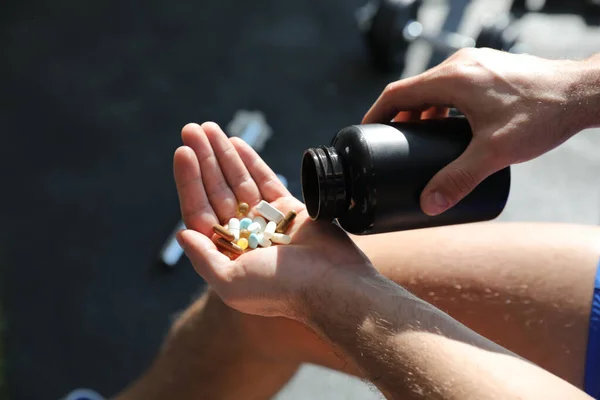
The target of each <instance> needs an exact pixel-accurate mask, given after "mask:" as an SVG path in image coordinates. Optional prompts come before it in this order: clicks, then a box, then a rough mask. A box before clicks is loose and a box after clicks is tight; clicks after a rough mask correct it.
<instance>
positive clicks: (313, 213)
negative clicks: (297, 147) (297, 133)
mask: <svg viewBox="0 0 600 400" xmlns="http://www.w3.org/2000/svg"><path fill="white" fill-rule="evenodd" d="M349 194H350V191H349V190H348V188H347V185H346V177H345V175H344V166H343V164H342V160H341V159H340V157H339V155H338V153H337V151H336V150H335V149H334V148H333V147H326V146H319V147H316V148H311V149H308V150H306V152H305V153H304V157H303V158H302V197H303V198H304V203H305V204H306V209H307V210H308V214H309V215H310V217H311V218H312V219H313V220H315V221H316V220H324V221H332V220H334V219H335V218H339V217H341V216H343V215H344V214H345V213H346V212H347V211H348V207H349V205H350V200H349V199H350V196H349Z"/></svg>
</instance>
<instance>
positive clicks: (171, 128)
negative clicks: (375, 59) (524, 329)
mask: <svg viewBox="0 0 600 400" xmlns="http://www.w3.org/2000/svg"><path fill="white" fill-rule="evenodd" d="M486 2H487V3H488V4H491V3H492V1H491V0H486ZM5 3H6V4H4V5H3V11H2V13H1V15H0V29H1V31H0V35H1V36H0V49H2V54H3V56H2V63H0V93H2V94H3V96H2V97H1V99H0V132H2V138H3V143H2V144H3V145H2V146H1V147H0V148H1V149H2V150H1V153H0V154H1V157H0V163H2V164H0V167H1V168H0V171H1V178H2V182H3V187H4V188H5V190H4V191H3V196H2V200H1V201H2V203H1V205H2V207H0V221H2V225H1V229H0V266H2V273H3V276H2V280H1V281H2V305H3V307H4V314H5V315H4V316H5V321H4V331H5V332H4V333H5V344H6V357H7V360H6V365H7V380H8V384H9V393H10V398H11V399H13V400H16V399H53V398H59V397H60V396H62V395H64V394H65V393H67V392H68V391H69V390H71V389H72V388H74V387H81V386H87V387H92V388H95V389H96V390H99V391H100V392H102V393H103V394H105V395H111V394H114V393H115V392H116V391H118V390H119V389H121V388H122V387H123V386H124V385H125V384H126V383H128V382H129V381H130V380H131V379H133V378H134V377H136V376H137V375H138V374H139V373H140V372H141V371H142V370H143V369H144V368H145V366H146V365H147V363H148V362H149V361H150V359H151V358H152V357H153V355H154V353H155V351H156V349H157V347H158V345H159V344H160V342H161V339H162V337H163V335H164V333H165V332H166V330H167V327H168V326H169V324H170V321H171V320H172V318H173V316H174V315H175V314H176V313H177V312H178V311H179V310H181V309H183V308H184V307H185V306H186V305H187V304H188V303H189V301H190V299H192V298H193V297H194V295H195V294H197V293H198V292H199V290H200V289H201V286H202V282H201V280H200V279H199V278H198V277H197V275H196V274H195V273H194V272H193V271H192V269H191V268H190V266H189V264H188V263H187V262H185V261H184V262H183V263H182V264H180V265H179V266H178V267H177V268H176V269H175V270H173V271H169V272H165V271H163V270H161V269H160V268H158V267H157V265H156V263H155V260H156V253H157V251H158V250H159V248H160V246H161V245H162V243H163V241H164V240H165V238H166V236H167V235H168V234H169V233H170V231H171V229H172V228H173V227H174V226H175V223H176V222H177V221H178V204H177V198H176V193H175V190H174V185H173V181H172V172H171V157H172V153H173V151H174V149H175V148H176V147H177V146H178V145H179V143H180V140H179V131H180V129H181V127H182V126H183V125H184V124H185V123H186V122H189V121H197V122H202V121H204V120H209V119H210V120H214V121H216V122H218V123H221V124H222V125H223V126H225V125H226V124H227V122H228V121H229V120H230V118H231V116H232V115H233V113H234V112H235V111H236V110H238V109H250V110H254V109H256V110H260V111H262V112H264V113H265V115H266V117H267V121H268V123H269V124H270V125H271V127H272V128H273V131H274V137H273V138H272V139H271V140H270V141H269V142H268V143H267V146H266V148H265V150H264V152H263V154H262V155H263V156H264V158H265V159H266V160H267V162H268V163H269V164H270V165H271V166H272V167H273V168H274V169H275V170H276V171H277V172H278V173H281V174H283V175H284V176H286V177H287V178H288V179H289V181H290V185H291V188H292V190H293V191H294V192H295V193H296V194H298V184H299V182H298V176H299V174H298V170H299V160H300V156H301V154H302V151H303V150H304V149H305V148H307V147H309V146H312V145H316V144H322V143H326V142H328V141H329V139H330V137H331V136H332V135H333V134H334V133H335V132H336V131H337V130H338V129H339V128H341V127H343V126H345V125H348V124H352V123H357V122H358V121H360V118H361V117H362V115H363V113H364V112H365V111H366V109H367V108H368V106H369V105H370V104H371V102H372V101H373V100H374V99H375V98H376V96H377V95H378V94H379V92H380V90H381V89H382V88H383V86H384V85H385V83H386V82H387V81H389V80H392V79H393V78H394V76H385V75H381V74H380V73H377V72H375V71H373V70H372V69H371V68H370V66H369V64H368V62H367V60H366V54H365V51H364V47H363V43H362V42H361V38H360V36H359V34H358V32H357V29H356V26H355V23H354V16H353V13H354V10H355V9H356V7H358V6H359V5H361V4H362V3H363V1H362V0H350V1H340V0H336V1H332V0H330V1H317V0H312V1H305V2H296V1H274V0H271V1H266V0H263V1H255V2H239V1H232V0H221V1H205V2H187V3H185V2H182V3H177V4H175V3H173V2H167V1H161V0H154V1H147V2H136V3H129V2H119V1H114V0H112V1H102V2H99V1H96V2H87V3H85V2H76V1H74V0H63V1H55V2H46V1H33V0H23V1H20V2H18V1H15V0H12V1H9V2H8V3H7V2H5ZM493 3H494V4H496V2H493ZM503 3H504V2H503ZM431 18H432V20H431V21H434V20H435V18H436V17H435V15H433V14H432V17H431ZM476 19H477V18H475V20H476ZM544 21H545V20H544ZM575 25H576V26H577V27H578V26H579V25H577V24H575ZM575 25H574V26H575ZM534 26H537V28H536V29H539V31H538V33H536V34H530V35H529V36H530V38H531V43H533V50H534V51H533V52H534V53H535V54H540V55H547V56H577V57H579V56H585V55H589V54H590V52H591V50H592V49H595V51H598V50H599V49H600V47H599V46H598V44H599V43H598V40H597V38H598V37H600V35H598V34H597V32H598V31H593V32H594V33H593V34H592V36H589V31H588V30H587V29H588V28H585V29H583V28H582V29H581V30H580V31H579V30H577V29H574V30H573V29H571V30H569V29H570V28H566V29H567V33H566V34H565V33H561V35H560V37H556V38H553V37H550V36H551V34H554V32H555V31H554V30H553V28H554V27H555V25H554V23H549V22H542V23H540V24H538V25H535V23H534ZM561 26H562V27H563V28H565V27H566V26H567V25H566V24H564V25H561ZM590 29H591V28H590ZM540 32H541V33H540ZM544 32H546V33H547V34H543V33H544ZM585 32H588V36H589V37H588V39H586V40H582V39H581V37H580V36H578V35H580V34H583V33H585ZM569 39H570V40H571V41H570V42H569ZM594 40H596V41H595V42H594ZM574 43H575V45H574ZM584 43H591V45H589V46H588V47H585V46H586V45H585V44H584ZM561 46H563V47H561ZM573 46H575V47H573ZM577 46H579V49H577ZM582 47H585V48H582ZM549 49H550V50H549ZM414 58H415V61H416V63H415V65H417V64H423V65H424V64H425V63H426V62H425V61H424V60H425V55H424V53H423V52H419V49H418V48H417V49H416V50H415V52H414ZM417 70H418V65H417V66H416V67H413V69H412V72H416V71H417ZM596 138H597V135H596V136H593V137H592V136H590V135H589V134H588V135H584V136H581V138H577V139H575V140H574V141H571V142H569V143H567V144H566V145H565V146H564V147H563V148H561V149H560V150H559V152H554V153H552V154H550V155H548V156H547V157H546V158H542V159H540V161H536V162H534V163H531V164H528V165H527V166H523V167H518V168H516V170H515V171H516V172H515V174H514V176H515V180H514V185H513V193H511V201H512V203H510V202H509V207H508V208H507V212H506V213H505V214H504V217H503V218H504V219H509V220H515V219H529V220H566V221H572V222H583V223H597V222H598V218H597V217H598V209H599V208H598V204H600V202H599V197H598V190H596V189H595V188H597V187H598V184H599V183H600V182H599V181H598V179H599V178H597V177H596V176H597V173H596V174H594V173H592V172H587V171H594V168H596V169H595V171H597V168H598V167H600V165H599V164H600V163H599V162H598V160H597V157H596V156H595V153H593V154H591V155H590V148H593V147H592V145H600V143H598V142H599V140H598V139H596ZM562 167H564V168H562ZM592 167H593V168H592ZM548 171H550V172H548ZM565 171H572V172H573V173H574V174H577V177H578V179H573V176H572V175H571V176H567V175H566V174H565ZM557 188H560V191H559V193H558V192H557V190H556V189H557ZM549 193H550V194H551V195H549ZM540 199H543V200H545V201H546V203H544V204H546V205H545V206H541V205H540ZM575 205H576V207H575ZM575 210H576V211H575ZM314 375H315V376H316V375H318V376H317V377H316V378H315V380H314V382H313V384H312V386H311V388H312V389H313V390H312V391H311V394H310V395H307V394H306V393H307V392H306V391H304V392H302V391H300V389H298V388H299V386H301V385H298V384H297V383H295V382H297V381H294V382H293V383H292V385H291V387H290V388H288V389H287V390H286V391H285V392H284V394H282V395H280V396H279V397H280V398H282V399H283V398H285V399H290V398H317V396H318V398H323V399H325V398H327V399H333V398H340V399H341V398H345V399H348V398H366V397H365V396H366V394H365V393H367V394H369V395H372V396H373V397H376V394H375V393H370V392H369V390H368V389H365V390H364V391H360V390H358V389H356V388H357V387H358V386H356V385H357V384H356V383H355V382H353V381H351V380H350V378H343V379H340V378H337V377H335V376H334V375H324V374H322V373H320V374H314ZM323 376H326V378H324V377H323ZM327 377H328V378H327ZM319 379H322V380H323V382H324V381H325V380H327V379H330V380H331V379H333V381H335V382H336V383H335V384H334V386H335V385H338V386H336V390H335V393H333V392H331V391H327V389H328V385H327V384H326V383H319ZM335 379H338V380H335ZM344 382H346V383H348V384H351V385H354V386H353V387H354V388H355V389H354V390H353V391H349V390H347V389H344V387H343V386H342V385H343V383H344ZM329 386H331V384H330V385H329ZM311 388H309V389H302V390H309V391H310V390H311ZM317 390H320V392H318V391H317ZM299 393H300V394H299ZM302 393H304V394H302ZM361 396H362V397H361Z"/></svg>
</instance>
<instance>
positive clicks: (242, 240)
mask: <svg viewBox="0 0 600 400" xmlns="http://www.w3.org/2000/svg"><path fill="white" fill-rule="evenodd" d="M237 245H238V246H240V247H241V248H242V250H246V249H247V248H248V239H246V238H240V240H238V241H237Z"/></svg>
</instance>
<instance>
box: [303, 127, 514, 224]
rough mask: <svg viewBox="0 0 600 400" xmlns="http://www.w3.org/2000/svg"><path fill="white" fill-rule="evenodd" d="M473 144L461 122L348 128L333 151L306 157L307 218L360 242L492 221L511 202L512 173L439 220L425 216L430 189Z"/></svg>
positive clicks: (322, 150) (501, 173) (479, 189)
mask: <svg viewBox="0 0 600 400" xmlns="http://www.w3.org/2000/svg"><path fill="white" fill-rule="evenodd" d="M471 138H472V132H471V128H470V126H469V123H468V122H467V120H466V118H464V117H456V118H446V119H440V120H424V121H417V122H403V123H391V124H371V125H354V126H349V127H347V128H344V129H342V130H341V131H340V132H338V134H337V135H336V136H335V137H334V138H333V141H332V143H331V146H329V147H327V146H320V147H317V148H311V149H308V150H307V151H306V152H305V153H304V156H303V159H302V196H303V197H304V202H305V203H306V207H307V209H308V213H309V215H310V216H311V218H312V219H313V220H324V221H333V220H335V219H337V221H338V223H339V224H340V226H341V227H342V228H344V229H345V230H346V231H348V232H350V233H354V234H362V235H366V234H374V233H383V232H390V231H401V230H408V229H418V228H426V227H432V226H441V225H452V224H461V223H467V222H475V221H484V220H489V219H493V218H495V217H497V216H498V215H499V214H500V212H501V211H502V210H503V209H504V206H505V204H506V200H507V198H508V193H509V189H510V167H508V168H505V169H503V170H501V171H499V172H497V173H495V174H493V175H492V176H490V177H489V178H487V179H486V180H485V181H483V182H482V183H481V184H479V186H477V188H476V189H475V190H474V191H473V192H471V193H470V194H469V195H468V196H467V197H465V198H464V199H463V200H462V201H461V202H459V203H458V204H457V205H455V206H454V207H453V208H451V209H449V210H447V211H446V212H444V213H442V214H440V215H437V216H434V217H431V216H428V215H426V214H425V213H424V212H423V211H422V210H421V206H420V195H421V192H422V190H423V189H424V188H425V185H426V184H427V183H428V182H429V180H430V179H431V178H432V177H433V176H434V175H435V174H436V173H437V172H438V171H439V170H441V169H442V168H443V167H445V166H446V165H447V164H449V163H450V162H451V161H453V160H455V159H456V158H457V157H458V156H459V155H460V154H461V153H462V152H463V151H464V150H465V149H466V147H467V145H468V144H469V142H470V140H471Z"/></svg>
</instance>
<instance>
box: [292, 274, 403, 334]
mask: <svg viewBox="0 0 600 400" xmlns="http://www.w3.org/2000/svg"><path fill="white" fill-rule="evenodd" d="M362 267H363V268H344V269H343V270H339V271H335V272H333V273H332V274H331V275H330V276H329V277H328V279H327V280H323V281H322V282H320V283H319V284H318V285H316V286H315V287H313V288H311V289H310V290H306V291H304V292H303V305H304V313H303V319H302V322H303V323H304V324H306V325H308V326H310V327H311V328H312V329H314V330H315V331H317V332H319V333H321V334H324V335H325V336H329V332H328V330H329V328H334V329H340V328H342V329H343V328H346V327H347V328H350V329H354V328H357V327H359V326H361V325H362V324H363V323H364V322H366V320H367V319H368V317H369V315H370V314H369V311H370V310H371V309H372V308H373V307H372V303H373V302H378V301H379V300H378V299H379V298H380V297H381V295H384V296H389V295H393V296H397V295H400V294H402V295H403V294H405V293H406V294H408V292H406V291H404V290H403V289H402V288H401V287H399V286H398V285H396V284H395V283H393V282H392V281H390V280H389V279H387V278H385V277H384V276H382V275H380V274H379V273H378V272H377V270H376V269H375V268H373V267H372V266H371V265H370V264H369V265H364V266H362Z"/></svg>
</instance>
